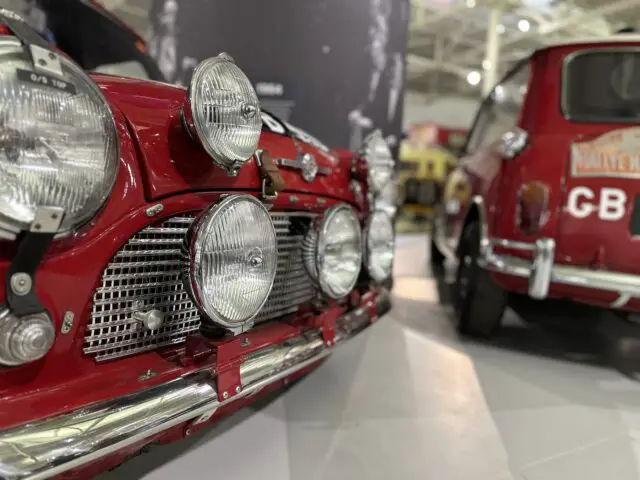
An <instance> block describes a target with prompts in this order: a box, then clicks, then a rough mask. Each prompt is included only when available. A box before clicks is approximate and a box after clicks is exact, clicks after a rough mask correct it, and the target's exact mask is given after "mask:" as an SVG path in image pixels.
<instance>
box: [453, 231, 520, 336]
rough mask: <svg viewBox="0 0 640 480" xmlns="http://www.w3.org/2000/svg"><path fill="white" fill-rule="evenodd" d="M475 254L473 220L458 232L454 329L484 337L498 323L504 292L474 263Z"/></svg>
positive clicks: (504, 303) (476, 238)
mask: <svg viewBox="0 0 640 480" xmlns="http://www.w3.org/2000/svg"><path fill="white" fill-rule="evenodd" d="M479 255H480V226H479V225H478V223H477V222H473V223H470V224H469V225H467V226H466V227H465V229H464V232H463V234H462V240H461V244H460V251H459V262H458V271H457V273H456V280H455V283H454V284H453V287H452V290H453V291H452V300H453V307H454V311H455V316H456V320H457V323H458V330H459V331H460V332H461V333H463V334H465V335H470V336H474V337H484V338H487V337H490V336H491V335H493V334H494V333H495V332H496V331H497V330H498V328H499V327H500V325H501V323H502V316H503V315H504V311H505V309H506V307H507V298H508V294H507V292H506V291H505V290H503V289H502V288H500V287H499V286H498V285H496V284H495V283H493V281H492V280H491V277H490V276H489V274H488V273H487V271H486V270H485V269H483V268H481V267H480V265H478V258H479Z"/></svg>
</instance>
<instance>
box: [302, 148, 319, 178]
mask: <svg viewBox="0 0 640 480" xmlns="http://www.w3.org/2000/svg"><path fill="white" fill-rule="evenodd" d="M300 166H301V169H302V178H304V179H305V180H306V181H307V182H313V180H314V178H316V175H317V174H318V164H317V163H316V157H314V156H313V155H312V154H310V153H305V154H304V155H303V156H302V159H301V160H300Z"/></svg>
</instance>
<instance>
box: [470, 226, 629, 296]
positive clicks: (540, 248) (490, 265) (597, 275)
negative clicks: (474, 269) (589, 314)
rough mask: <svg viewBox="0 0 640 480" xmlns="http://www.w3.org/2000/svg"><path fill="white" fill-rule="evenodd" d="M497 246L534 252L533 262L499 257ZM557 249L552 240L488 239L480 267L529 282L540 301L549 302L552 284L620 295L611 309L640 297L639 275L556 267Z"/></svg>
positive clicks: (531, 289)
mask: <svg viewBox="0 0 640 480" xmlns="http://www.w3.org/2000/svg"><path fill="white" fill-rule="evenodd" d="M494 246H501V247H505V248H509V249H513V250H523V251H530V252H533V257H532V258H533V261H527V260H523V259H522V258H518V257H515V256H513V255H497V254H495V253H494V251H493V250H494ZM555 246H556V245H555V241H554V240H553V239H551V238H540V239H538V240H537V241H536V243H525V242H513V241H509V240H501V239H490V240H487V239H485V240H483V242H482V245H481V255H480V265H481V266H482V267H484V268H486V269H488V270H491V271H493V272H498V273H504V274H506V275H512V276H514V277H522V278H528V279H529V296H531V297H532V298H536V299H544V298H547V296H548V294H549V286H550V285H551V284H552V283H556V284H562V285H572V286H575V287H584V288H592V289H594V290H601V291H605V292H614V293H617V294H618V295H619V297H618V299H617V300H616V301H615V302H613V304H612V305H611V307H613V308H619V307H622V306H623V305H624V304H625V303H626V302H627V301H628V300H629V299H630V298H632V297H640V276H639V275H630V274H628V273H619V272H607V271H602V270H589V269H585V268H576V267H569V266H565V265H555V264H554V255H555Z"/></svg>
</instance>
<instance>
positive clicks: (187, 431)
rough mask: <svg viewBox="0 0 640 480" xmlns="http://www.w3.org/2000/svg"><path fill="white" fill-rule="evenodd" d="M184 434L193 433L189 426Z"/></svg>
mask: <svg viewBox="0 0 640 480" xmlns="http://www.w3.org/2000/svg"><path fill="white" fill-rule="evenodd" d="M184 434H185V436H187V437H188V436H189V435H191V429H190V428H187V429H186V430H185V431H184Z"/></svg>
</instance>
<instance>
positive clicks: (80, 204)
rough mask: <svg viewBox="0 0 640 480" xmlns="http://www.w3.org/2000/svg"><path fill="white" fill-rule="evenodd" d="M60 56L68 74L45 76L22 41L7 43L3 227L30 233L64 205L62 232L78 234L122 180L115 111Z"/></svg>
mask: <svg viewBox="0 0 640 480" xmlns="http://www.w3.org/2000/svg"><path fill="white" fill-rule="evenodd" d="M57 56H58V58H59V59H60V63H61V66H62V72H63V77H62V78H57V77H53V76H51V75H48V76H46V77H43V76H41V75H39V74H38V73H37V72H35V71H34V67H33V64H32V63H31V60H30V56H29V54H28V53H27V50H26V48H25V47H23V46H22V45H21V44H20V43H19V42H18V41H17V40H16V39H14V38H12V37H7V38H3V39H0V223H2V224H3V225H4V226H5V228H7V229H9V230H11V231H19V230H25V229H27V228H28V226H29V225H30V224H31V223H33V221H34V219H35V217H36V212H37V210H38V208H39V207H41V206H48V207H60V208H63V209H64V212H65V213H64V216H63V220H62V224H61V225H60V228H59V231H68V230H71V229H72V228H73V227H75V226H78V225H80V224H82V223H84V222H85V221H87V220H89V219H90V218H91V217H92V216H94V215H95V214H96V212H97V211H98V210H99V209H100V207H101V206H102V205H103V204H104V202H105V201H106V199H107V197H108V196H109V193H110V192H111V189H112V188H113V184H114V182H115V179H116V174H117V169H118V162H119V154H118V135H117V132H116V127H115V123H114V120H113V116H112V114H111V111H110V109H109V106H108V105H107V103H106V101H105V99H104V97H103V96H102V93H101V92H100V90H99V89H98V87H97V86H96V85H95V84H94V83H93V82H92V80H91V79H89V77H87V75H86V74H85V73H84V72H83V71H82V70H81V69H80V68H79V67H78V66H76V65H75V64H74V63H73V62H71V61H70V60H68V59H67V58H66V57H64V56H62V55H57ZM52 79H53V80H55V81H56V82H57V83H55V84H54V82H53V81H52ZM44 82H46V83H47V85H43V83H44Z"/></svg>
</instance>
